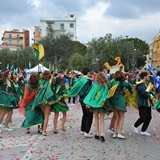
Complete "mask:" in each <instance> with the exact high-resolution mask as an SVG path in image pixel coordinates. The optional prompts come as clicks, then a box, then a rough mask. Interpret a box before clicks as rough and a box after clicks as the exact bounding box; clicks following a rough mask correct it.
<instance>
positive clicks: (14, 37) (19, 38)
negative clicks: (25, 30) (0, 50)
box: [2, 36, 23, 40]
mask: <svg viewBox="0 0 160 160" xmlns="http://www.w3.org/2000/svg"><path fill="white" fill-rule="evenodd" d="M3 39H23V37H22V36H21V37H12V38H9V37H2V40H3Z"/></svg>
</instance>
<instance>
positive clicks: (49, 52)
mask: <svg viewBox="0 0 160 160" xmlns="http://www.w3.org/2000/svg"><path fill="white" fill-rule="evenodd" d="M40 42H41V43H42V44H43V46H44V49H45V59H46V60H47V61H49V62H50V64H51V66H52V69H55V68H54V67H55V66H58V65H59V64H60V63H61V61H62V60H63V59H66V61H67V63H68V64H69V58H70V56H71V50H72V48H71V45H70V42H71V40H70V37H69V36H68V35H65V34H58V35H57V34H55V33H54V31H53V28H50V29H49V30H48V34H47V36H45V37H44V38H42V39H41V41H40Z"/></svg>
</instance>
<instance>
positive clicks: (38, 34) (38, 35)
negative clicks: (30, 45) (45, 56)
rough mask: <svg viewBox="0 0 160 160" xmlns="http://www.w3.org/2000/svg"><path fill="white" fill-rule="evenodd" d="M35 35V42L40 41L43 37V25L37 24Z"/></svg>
mask: <svg viewBox="0 0 160 160" xmlns="http://www.w3.org/2000/svg"><path fill="white" fill-rule="evenodd" d="M33 36H34V38H32V40H33V41H34V42H39V41H40V40H41V38H42V33H41V26H35V28H34V33H33Z"/></svg>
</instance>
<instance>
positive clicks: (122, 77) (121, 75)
mask: <svg viewBox="0 0 160 160" xmlns="http://www.w3.org/2000/svg"><path fill="white" fill-rule="evenodd" d="M125 78H126V77H125V74H124V73H123V72H122V71H117V72H116V73H115V80H116V81H124V80H125Z"/></svg>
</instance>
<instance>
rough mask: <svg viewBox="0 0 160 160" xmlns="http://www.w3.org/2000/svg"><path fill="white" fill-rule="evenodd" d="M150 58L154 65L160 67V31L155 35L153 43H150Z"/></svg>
mask: <svg viewBox="0 0 160 160" xmlns="http://www.w3.org/2000/svg"><path fill="white" fill-rule="evenodd" d="M148 60H149V61H151V64H152V66H153V67H160V31H159V33H158V34H157V35H156V36H155V37H154V41H153V43H151V44H150V45H149V55H148Z"/></svg>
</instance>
